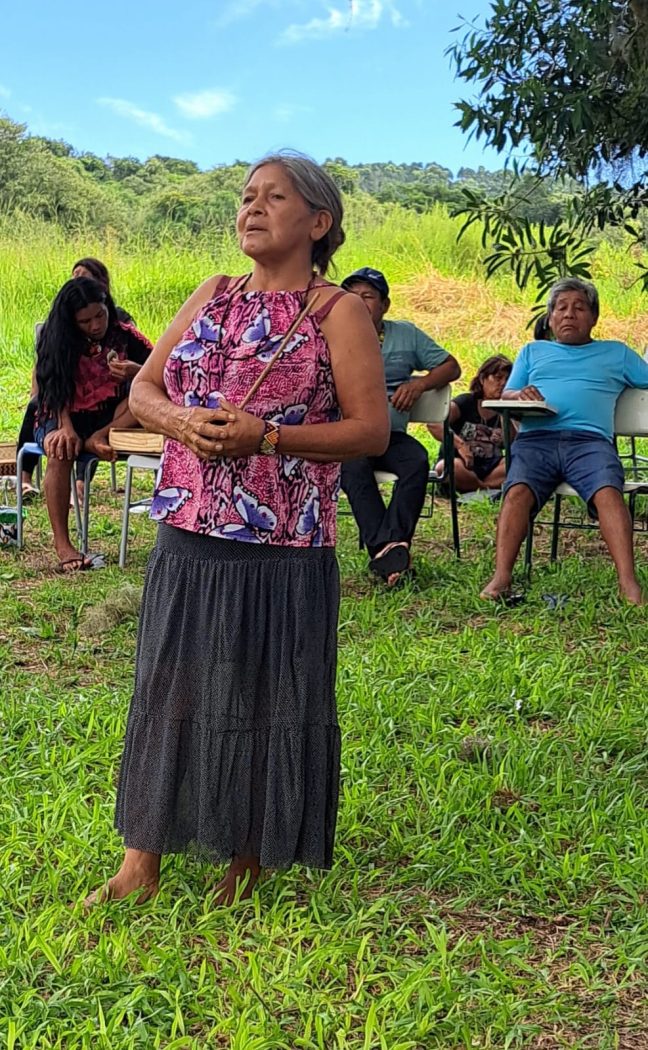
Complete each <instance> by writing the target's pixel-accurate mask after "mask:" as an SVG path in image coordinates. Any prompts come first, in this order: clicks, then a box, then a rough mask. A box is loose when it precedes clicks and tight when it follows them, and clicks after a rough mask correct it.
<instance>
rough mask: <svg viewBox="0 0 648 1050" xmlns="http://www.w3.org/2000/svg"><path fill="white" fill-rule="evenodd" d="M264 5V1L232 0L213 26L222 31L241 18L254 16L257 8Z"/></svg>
mask: <svg viewBox="0 0 648 1050" xmlns="http://www.w3.org/2000/svg"><path fill="white" fill-rule="evenodd" d="M265 3H266V0H234V2H233V3H230V4H227V6H226V7H225V8H224V9H223V10H222V11H221V13H220V14H219V15H218V17H217V18H216V19H215V20H214V22H213V24H214V25H215V26H217V27H218V28H219V29H223V28H224V27H225V26H229V25H231V24H232V22H239V21H241V19H243V18H248V17H249V16H250V15H251V14H254V12H255V11H256V10H257V8H259V7H261V5H262V4H265ZM274 6H275V5H274V4H273V7H274Z"/></svg>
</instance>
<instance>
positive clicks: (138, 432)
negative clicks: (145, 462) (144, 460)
mask: <svg viewBox="0 0 648 1050" xmlns="http://www.w3.org/2000/svg"><path fill="white" fill-rule="evenodd" d="M108 444H109V445H110V447H111V448H114V449H115V452H141V453H143V454H144V455H146V454H147V453H148V454H149V455H151V456H161V455H162V451H163V449H164V436H163V435H162V434H152V433H151V432H150V431H149V430H142V429H141V427H130V428H128V429H124V430H121V429H119V428H118V427H112V428H111V430H109V431H108Z"/></svg>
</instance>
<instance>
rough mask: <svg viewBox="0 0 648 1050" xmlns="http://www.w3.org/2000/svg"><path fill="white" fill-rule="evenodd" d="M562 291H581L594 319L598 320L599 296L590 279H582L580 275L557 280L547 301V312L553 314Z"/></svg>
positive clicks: (550, 290)
mask: <svg viewBox="0 0 648 1050" xmlns="http://www.w3.org/2000/svg"><path fill="white" fill-rule="evenodd" d="M561 292H581V294H582V295H584V296H585V298H586V299H587V302H588V305H589V308H590V310H591V311H592V314H593V315H594V320H595V321H598V316H599V296H598V292H597V290H596V288H595V287H594V285H593V284H590V282H589V281H581V279H580V277H561V278H560V280H559V281H556V283H555V284H554V285H552V286H551V288H550V289H549V299H548V302H547V312H548V313H549V314H552V313H553V311H554V309H555V306H556V300H557V299H558V296H559V295H560V293H561Z"/></svg>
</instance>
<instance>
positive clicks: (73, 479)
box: [70, 465, 83, 546]
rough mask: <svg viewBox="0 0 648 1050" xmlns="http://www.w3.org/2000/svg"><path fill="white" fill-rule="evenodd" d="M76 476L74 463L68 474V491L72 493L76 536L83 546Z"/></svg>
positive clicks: (76, 471)
mask: <svg viewBox="0 0 648 1050" xmlns="http://www.w3.org/2000/svg"><path fill="white" fill-rule="evenodd" d="M78 476H79V475H78V470H77V467H76V465H75V466H74V467H73V468H72V473H71V474H70V492H71V493H72V506H73V507H74V520H75V524H76V530H77V536H78V537H79V540H80V541H81V545H82V546H83V522H82V520H81V508H80V507H79V493H78V492H77V487H76V483H77V478H78Z"/></svg>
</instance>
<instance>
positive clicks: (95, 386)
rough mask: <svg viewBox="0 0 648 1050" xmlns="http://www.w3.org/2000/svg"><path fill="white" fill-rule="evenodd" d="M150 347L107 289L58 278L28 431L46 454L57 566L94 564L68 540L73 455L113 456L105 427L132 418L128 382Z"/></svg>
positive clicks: (72, 568) (73, 568) (41, 342)
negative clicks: (33, 420)
mask: <svg viewBox="0 0 648 1050" xmlns="http://www.w3.org/2000/svg"><path fill="white" fill-rule="evenodd" d="M151 350H152V345H151V343H150V342H149V341H148V339H147V338H146V337H145V336H143V335H142V333H141V332H139V331H138V330H137V329H136V328H134V327H133V326H132V325H130V324H126V323H124V322H122V321H119V320H118V317H117V313H116V310H115V304H114V303H113V301H112V298H111V296H110V294H109V293H108V292H107V291H106V290H105V289H104V288H102V286H101V285H100V284H98V283H97V282H96V281H93V280H90V279H89V278H86V277H80V278H77V279H76V280H71V281H67V283H66V284H64V285H63V287H62V288H61V290H60V291H59V293H58V295H57V296H56V299H55V300H54V302H53V304H52V309H51V311H50V314H49V316H48V318H47V321H46V322H45V325H44V326H43V329H42V331H41V333H40V335H39V338H38V345H37V347H36V355H37V362H36V380H37V385H38V408H37V415H36V427H35V439H36V441H37V442H38V444H39V445H41V446H42V448H43V449H44V451H45V455H46V456H47V471H46V474H45V498H46V501H47V512H48V514H49V517H50V521H51V523H52V531H53V533H54V546H55V548H56V553H57V555H58V559H59V569H60V571H61V572H78V571H80V570H84V569H90V568H92V567H93V559H92V558H89V557H87V556H85V555H83V554H81V553H80V552H79V551H78V550H77V549H76V548H75V547H74V545H73V544H72V543H71V542H70V534H69V528H68V515H69V499H70V479H71V476H72V468H73V466H74V462H75V460H76V459H77V457H78V456H79V455H80V453H82V452H86V453H89V454H90V455H92V456H97V457H98V458H99V459H105V460H113V459H115V453H114V452H113V450H112V448H111V447H110V445H109V444H108V431H109V430H110V428H111V426H116V427H134V426H137V421H136V419H135V417H134V416H133V415H132V414H131V413H130V411H129V409H128V389H129V385H130V382H131V380H132V379H133V377H134V376H135V375H137V373H138V371H139V369H140V368H141V366H142V365H143V363H144V361H145V360H146V358H147V357H148V355H149V354H150V352H151Z"/></svg>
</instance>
